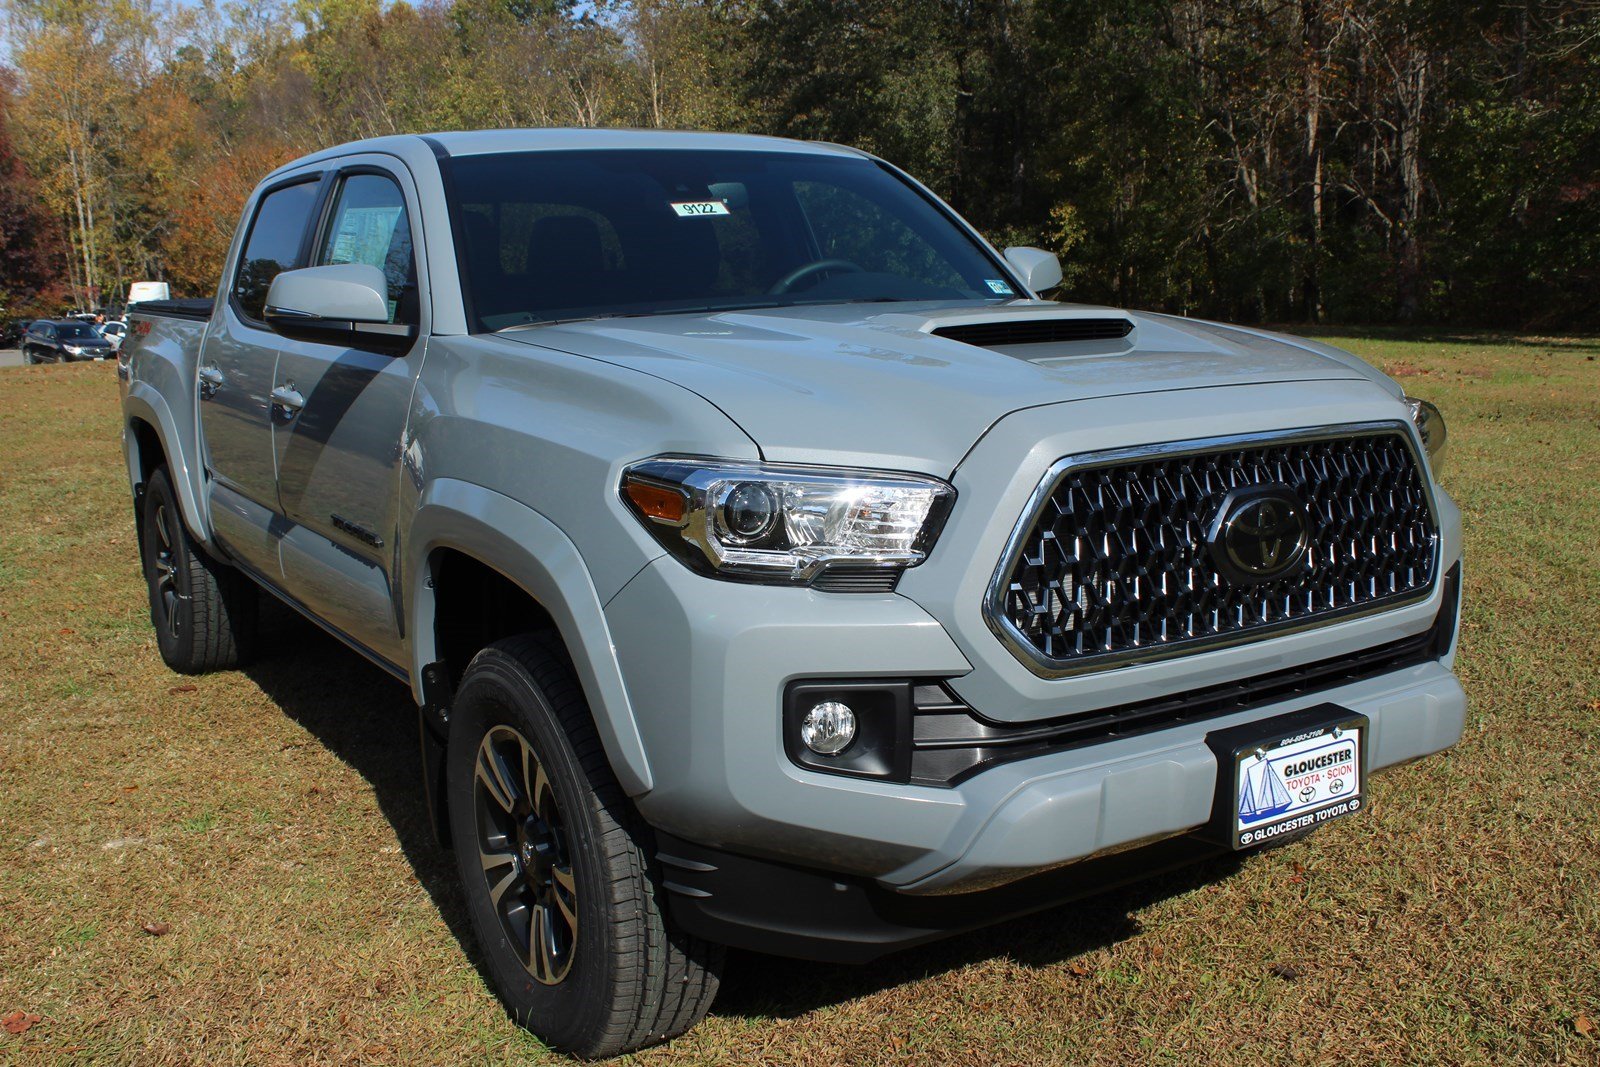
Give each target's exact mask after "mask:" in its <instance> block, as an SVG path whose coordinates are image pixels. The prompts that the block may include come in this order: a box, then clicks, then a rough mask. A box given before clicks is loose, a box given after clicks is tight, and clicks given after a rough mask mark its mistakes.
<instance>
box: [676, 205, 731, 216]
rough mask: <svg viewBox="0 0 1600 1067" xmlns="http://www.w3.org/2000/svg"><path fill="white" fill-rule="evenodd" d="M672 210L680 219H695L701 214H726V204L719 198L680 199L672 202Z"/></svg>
mask: <svg viewBox="0 0 1600 1067" xmlns="http://www.w3.org/2000/svg"><path fill="white" fill-rule="evenodd" d="M672 210H673V211H675V212H677V213H678V217H679V218H680V219H695V218H699V217H700V216H702V215H726V214H727V213H728V205H727V204H724V203H722V202H721V201H719V200H680V201H674V202H673V205H672Z"/></svg>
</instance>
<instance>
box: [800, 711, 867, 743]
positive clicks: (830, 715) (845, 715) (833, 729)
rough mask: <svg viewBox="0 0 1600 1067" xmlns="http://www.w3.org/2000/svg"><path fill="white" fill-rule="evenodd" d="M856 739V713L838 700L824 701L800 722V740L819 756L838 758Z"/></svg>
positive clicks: (807, 713)
mask: <svg viewBox="0 0 1600 1067" xmlns="http://www.w3.org/2000/svg"><path fill="white" fill-rule="evenodd" d="M855 739H856V713H855V712H853V711H851V710H850V708H849V706H848V705H845V704H841V703H839V702H838V701H837V700H828V701H824V702H823V703H821V704H818V705H816V706H815V707H813V708H812V709H811V710H810V711H808V712H806V717H805V718H804V719H801V720H800V740H802V741H804V742H805V743H806V747H807V748H809V749H810V750H811V751H813V752H815V753H816V754H817V755H819V756H837V755H838V754H839V753H841V752H843V751H844V750H845V749H847V748H849V747H850V742H852V741H854V740H855Z"/></svg>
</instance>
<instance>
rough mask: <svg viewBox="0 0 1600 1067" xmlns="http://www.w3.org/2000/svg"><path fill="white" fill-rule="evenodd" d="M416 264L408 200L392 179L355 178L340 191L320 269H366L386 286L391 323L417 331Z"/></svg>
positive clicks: (321, 252)
mask: <svg viewBox="0 0 1600 1067" xmlns="http://www.w3.org/2000/svg"><path fill="white" fill-rule="evenodd" d="M415 262H416V258H415V256H413V255H412V248H411V223H410V220H409V218H408V217H407V216H406V201H405V196H404V195H403V194H402V193H401V192H400V187H399V186H398V185H396V184H395V183H394V180H393V179H391V178H387V177H384V176H383V175H381V174H352V175H350V176H349V177H348V178H346V179H345V180H344V183H343V185H341V186H340V188H339V196H338V199H337V201H336V202H335V204H334V208H333V214H332V216H331V217H330V221H329V223H328V229H327V232H326V233H325V234H324V235H323V238H322V245H321V248H320V249H319V250H318V253H317V266H329V265H333V264H338V263H365V264H367V265H369V266H373V267H377V268H378V269H379V270H381V271H383V276H384V280H385V281H387V282H388V286H389V292H388V299H389V321H390V322H398V323H404V324H406V325H413V326H414V325H416V323H417V306H416V305H417V299H416V291H417V286H416V270H415Z"/></svg>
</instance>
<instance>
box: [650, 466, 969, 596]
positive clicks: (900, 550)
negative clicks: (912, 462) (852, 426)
mask: <svg viewBox="0 0 1600 1067" xmlns="http://www.w3.org/2000/svg"><path fill="white" fill-rule="evenodd" d="M621 489H622V499H623V501H624V503H626V504H627V505H628V508H629V509H630V510H631V511H632V512H633V513H634V515H636V516H637V517H638V518H639V520H640V521H641V522H643V523H644V525H645V527H646V528H647V529H648V530H649V531H650V532H651V533H652V534H653V535H655V538H656V540H658V541H660V542H661V544H662V545H663V546H665V547H666V548H667V550H668V551H670V552H672V553H673V554H674V555H676V556H677V557H678V558H679V559H681V560H683V561H684V562H685V563H687V564H688V565H689V566H691V567H693V568H694V569H695V570H697V571H700V572H701V573H703V574H711V575H715V576H717V577H722V578H734V579H743V580H746V581H758V582H776V583H797V584H806V583H809V582H811V581H812V580H813V579H814V578H816V577H817V576H818V575H820V574H822V573H823V572H824V571H827V570H829V569H833V568H840V567H851V568H852V569H854V568H862V569H867V570H871V571H883V572H898V571H901V570H904V569H905V568H907V567H914V566H916V565H917V564H918V563H921V562H922V561H923V559H925V558H926V557H927V554H928V550H929V549H930V548H931V547H932V546H933V541H934V538H935V537H937V536H938V533H939V528H940V527H941V526H942V525H943V524H944V519H945V516H946V515H947V514H948V513H949V510H950V505H951V503H952V502H953V501H954V500H955V490H954V489H952V488H950V486H949V485H947V484H945V483H944V482H941V481H939V480H938V479H937V478H927V477H922V476H920V475H912V474H889V473H884V472H880V471H862V470H846V469H842V468H834V467H785V466H769V465H765V464H758V463H745V462H740V461H736V460H717V459H695V458H687V459H679V458H670V459H652V460H647V461H645V462H643V463H636V464H634V465H633V466H631V467H629V468H628V469H627V470H625V471H624V472H623V474H622V486H621Z"/></svg>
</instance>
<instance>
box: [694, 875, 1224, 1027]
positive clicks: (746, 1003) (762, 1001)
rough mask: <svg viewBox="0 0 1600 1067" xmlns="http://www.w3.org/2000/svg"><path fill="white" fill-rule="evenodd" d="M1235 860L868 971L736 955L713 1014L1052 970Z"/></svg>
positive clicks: (790, 1013)
mask: <svg viewBox="0 0 1600 1067" xmlns="http://www.w3.org/2000/svg"><path fill="white" fill-rule="evenodd" d="M1238 869H1239V861H1238V860H1237V859H1234V858H1232V857H1220V858H1217V859H1213V860H1206V861H1203V862H1200V863H1196V864H1194V865H1192V866H1188V867H1183V868H1180V869H1178V870H1176V871H1173V872H1171V873H1168V874H1164V875H1159V876H1157V877H1154V878H1150V879H1148V880H1145V881H1141V882H1135V883H1133V884H1130V885H1127V886H1123V887H1121V888H1118V889H1111V890H1107V891H1106V892H1104V893H1101V894H1099V895H1097V896H1092V897H1085V898H1083V899H1081V900H1076V901H1073V902H1071V903H1068V904H1062V905H1060V906H1058V907H1054V908H1050V909H1048V910H1046V911H1040V912H1035V913H1034V914H1032V915H1026V916H1023V917H1022V918H1018V919H1011V920H1008V921H1006V922H1003V923H999V924H996V925H994V926H989V927H985V928H983V929H979V930H973V931H970V932H968V933H964V934H958V935H956V936H954V937H950V938H946V939H944V940H942V941H935V942H933V943H931V944H927V945H922V946H919V947H917V948H913V949H909V950H906V951H904V952H897V953H895V954H893V955H890V956H884V957H883V958H881V959H878V960H876V961H874V962H872V963H868V964H829V963H811V962H808V961H805V960H792V959H781V958H777V957H773V956H762V955H758V954H756V953H751V952H732V953H729V955H728V966H727V969H726V971H725V972H724V974H723V978H722V991H721V992H720V993H718V995H717V1001H716V1003H715V1004H714V1005H713V1006H712V1008H711V1014H712V1015H723V1016H732V1017H735V1018H745V1019H762V1018H792V1017H794V1016H798V1015H803V1014H805V1013H806V1012H809V1011H814V1010H816V1009H818V1008H823V1007H827V1006H829V1005H833V1004H838V1003H841V1002H843V1001H846V1000H854V999H856V998H858V997H865V996H871V995H872V994H874V993H880V992H882V991H884V990H886V989H890V988H893V987H895V986H899V985H904V984H906V983H908V982H915V981H918V980H920V979H924V978H931V977H935V976H937V975H941V974H945V973H947V972H949V971H954V970H957V969H959V968H961V967H965V966H967V965H969V964H973V963H981V962H983V961H984V960H991V959H1009V960H1012V961H1013V962H1015V963H1018V964H1021V965H1022V966H1024V967H1049V966H1053V965H1055V964H1059V963H1063V962H1065V961H1067V960H1070V959H1073V958H1074V957H1076V956H1081V955H1083V954H1084V953H1086V952H1092V951H1094V950H1095V949H1099V948H1106V947H1108V946H1111V945H1114V944H1116V943H1118V942H1119V941H1125V940H1127V939H1128V938H1130V937H1134V936H1136V935H1138V934H1139V933H1141V932H1143V929H1144V928H1143V927H1142V926H1141V925H1140V924H1139V921H1138V920H1137V919H1136V918H1134V917H1133V914H1132V913H1133V912H1135V911H1138V910H1139V909H1141V908H1144V907H1147V906H1149V905H1151V904H1154V903H1157V902H1159V901H1162V900H1165V899H1167V898H1168V897H1173V896H1177V895H1179V894H1182V893H1187V892H1189V891H1191V890H1194V889H1199V888H1201V887H1203V886H1206V885H1209V884H1211V883H1213V882H1217V881H1220V880H1222V879H1224V878H1227V877H1229V876H1230V875H1232V874H1234V873H1235V872H1237V871H1238Z"/></svg>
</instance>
